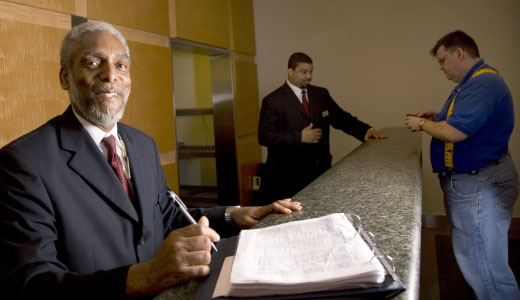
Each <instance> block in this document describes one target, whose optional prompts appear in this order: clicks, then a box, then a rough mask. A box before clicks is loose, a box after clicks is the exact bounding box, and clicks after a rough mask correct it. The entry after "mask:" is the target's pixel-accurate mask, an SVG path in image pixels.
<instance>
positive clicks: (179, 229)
mask: <svg viewBox="0 0 520 300" xmlns="http://www.w3.org/2000/svg"><path fill="white" fill-rule="evenodd" d="M60 62H61V69H60V82H61V86H62V87H63V89H65V90H68V92H69V97H70V102H71V106H69V107H68V108H67V110H66V111H65V112H64V113H63V114H62V115H61V116H57V117H55V118H53V119H51V120H50V121H48V122H47V123H45V124H44V125H42V126H41V127H40V128H38V129H36V130H34V131H32V132H30V133H28V134H26V135H24V136H22V137H20V138H18V139H17V140H15V141H13V142H11V143H10V144H8V145H6V146H5V147H4V148H2V149H1V150H0V178H2V180H1V181H0V266H1V267H0V288H1V289H2V297H5V298H6V299H20V298H31V299H33V298H47V299H62V298H63V299H65V298H66V299H83V298H85V299H86V298H89V299H100V298H102V299H105V298H107V299H108V298H109V299H119V298H127V297H149V296H153V295H155V294H157V293H159V292H161V291H163V290H165V289H166V288H168V287H170V286H172V285H176V284H179V283H183V282H186V281H188V280H190V279H193V278H198V277H202V276H205V275H207V274H208V273H209V271H210V270H209V266H208V264H209V262H210V257H211V256H210V251H211V242H218V241H219V239H220V236H219V234H218V233H217V232H219V233H220V234H223V235H229V234H232V233H236V232H237V230H238V229H239V228H247V227H251V226H252V225H254V224H256V223H258V222H259V221H260V220H261V219H262V218H263V217H265V216H266V215H268V214H270V213H271V212H281V213H290V212H291V211H293V210H299V209H301V206H300V204H299V203H297V202H290V200H283V201H278V202H275V203H273V204H271V205H268V206H262V207H234V208H232V209H230V208H227V207H217V208H214V209H190V213H191V214H192V215H193V217H194V218H195V219H197V220H199V221H198V224H193V225H189V224H190V223H189V222H188V221H187V220H186V219H185V218H184V217H183V216H182V215H181V214H179V213H178V210H177V209H176V207H175V206H174V205H173V204H172V202H171V201H170V199H169V198H168V191H169V190H168V187H167V186H166V180H165V177H164V174H163V171H162V168H161V165H160V161H159V154H158V151H157V146H156V145H155V143H154V141H153V140H152V139H151V138H150V137H149V136H147V135H145V134H144V133H142V132H141V131H139V130H137V129H135V128H132V127H130V126H127V125H124V124H122V123H118V121H119V120H120V119H121V117H122V116H123V112H124V107H125V104H126V102H127V100H128V96H129V94H130V86H131V78H130V51H129V49H128V46H127V43H126V41H125V39H124V38H123V36H122V35H121V34H120V33H119V32H118V31H117V30H116V29H115V28H114V27H112V26H111V25H109V24H107V23H103V22H88V23H84V24H82V25H79V26H77V27H74V28H73V29H72V30H71V31H70V32H69V33H68V34H67V35H66V36H65V38H64V41H63V44H62V49H61V60H60ZM116 153H117V154H116ZM120 157H122V158H123V159H122V160H121V159H120ZM130 166H131V168H130ZM210 225H211V227H210Z"/></svg>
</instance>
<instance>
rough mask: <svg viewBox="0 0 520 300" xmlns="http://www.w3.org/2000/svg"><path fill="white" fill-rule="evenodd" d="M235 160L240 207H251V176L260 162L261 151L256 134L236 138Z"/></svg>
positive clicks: (254, 173)
mask: <svg viewBox="0 0 520 300" xmlns="http://www.w3.org/2000/svg"><path fill="white" fill-rule="evenodd" d="M237 159H238V172H239V185H240V205H242V206H247V205H251V197H252V192H253V176H255V175H256V170H257V168H258V165H259V164H260V163H261V162H262V151H261V149H260V146H259V145H258V139H257V136H256V134H251V135H247V136H242V137H238V138H237Z"/></svg>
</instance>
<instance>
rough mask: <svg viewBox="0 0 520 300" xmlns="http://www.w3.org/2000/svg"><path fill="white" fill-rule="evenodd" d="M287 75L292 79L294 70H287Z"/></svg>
mask: <svg viewBox="0 0 520 300" xmlns="http://www.w3.org/2000/svg"><path fill="white" fill-rule="evenodd" d="M287 74H288V75H289V77H292V76H293V74H294V70H293V69H292V68H289V69H287Z"/></svg>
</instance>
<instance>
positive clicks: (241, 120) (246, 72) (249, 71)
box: [232, 53, 260, 147]
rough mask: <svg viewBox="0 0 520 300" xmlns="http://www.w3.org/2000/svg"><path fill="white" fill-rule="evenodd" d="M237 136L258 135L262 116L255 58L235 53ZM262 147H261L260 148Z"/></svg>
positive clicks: (233, 57)
mask: <svg viewBox="0 0 520 300" xmlns="http://www.w3.org/2000/svg"><path fill="white" fill-rule="evenodd" d="M232 59H233V69H234V77H235V78H234V80H235V118H236V132H237V136H244V135H249V134H253V133H256V132H257V130H258V118H259V114H260V109H259V100H258V78H257V71H256V64H255V62H254V57H253V56H248V55H243V54H238V53H233V55H232ZM259 147H260V146H259Z"/></svg>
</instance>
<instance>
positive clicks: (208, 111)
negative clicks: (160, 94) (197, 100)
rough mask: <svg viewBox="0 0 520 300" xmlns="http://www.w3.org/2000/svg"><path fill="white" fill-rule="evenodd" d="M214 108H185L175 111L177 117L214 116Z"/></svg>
mask: <svg viewBox="0 0 520 300" xmlns="http://www.w3.org/2000/svg"><path fill="white" fill-rule="evenodd" d="M212 114H213V108H183V109H177V110H175V115H177V116H199V115H212Z"/></svg>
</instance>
